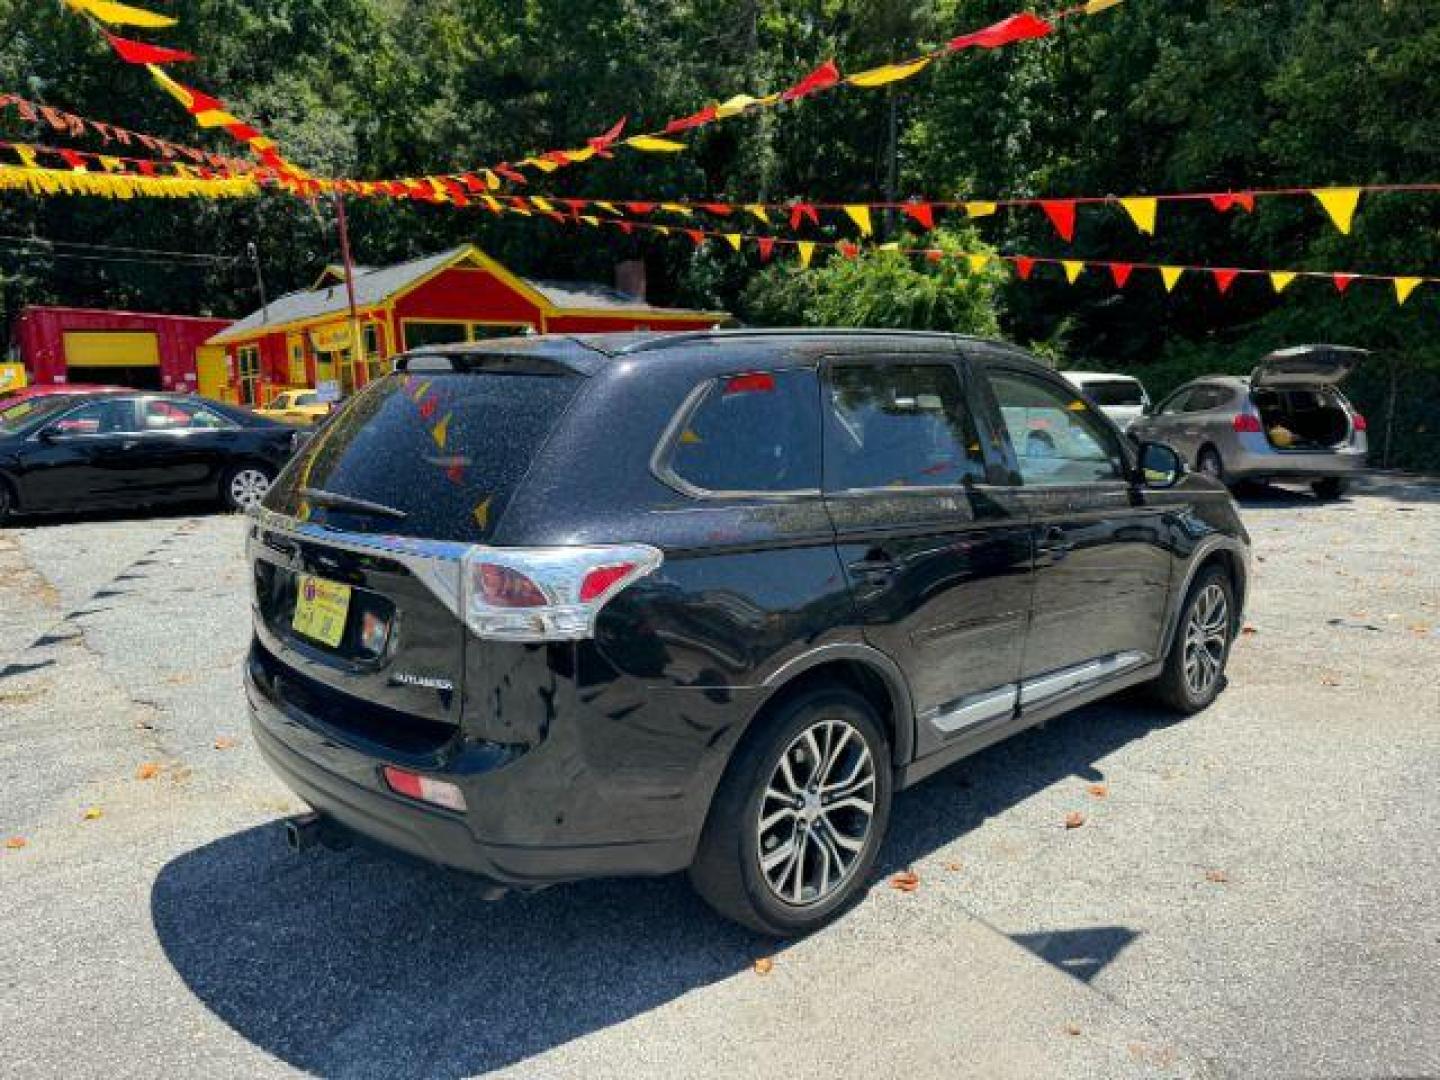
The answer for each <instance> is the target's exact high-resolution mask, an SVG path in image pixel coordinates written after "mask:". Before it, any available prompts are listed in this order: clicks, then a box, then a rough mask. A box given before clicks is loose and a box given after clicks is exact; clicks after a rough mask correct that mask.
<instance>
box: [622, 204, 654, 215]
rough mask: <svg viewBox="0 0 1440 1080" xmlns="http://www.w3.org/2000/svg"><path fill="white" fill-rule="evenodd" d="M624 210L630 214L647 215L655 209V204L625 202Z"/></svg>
mask: <svg viewBox="0 0 1440 1080" xmlns="http://www.w3.org/2000/svg"><path fill="white" fill-rule="evenodd" d="M625 209H627V210H629V211H630V212H631V213H632V214H648V213H650V211H652V210H654V209H655V204H654V203H653V202H627V203H626V204H625Z"/></svg>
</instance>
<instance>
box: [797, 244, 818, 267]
mask: <svg viewBox="0 0 1440 1080" xmlns="http://www.w3.org/2000/svg"><path fill="white" fill-rule="evenodd" d="M795 250H796V253H797V254H798V255H799V256H800V265H801V266H804V267H808V266H809V265H810V259H811V257H812V256H814V254H815V242H814V241H813V240H801V241H800V242H799V243H798V244H796V245H795Z"/></svg>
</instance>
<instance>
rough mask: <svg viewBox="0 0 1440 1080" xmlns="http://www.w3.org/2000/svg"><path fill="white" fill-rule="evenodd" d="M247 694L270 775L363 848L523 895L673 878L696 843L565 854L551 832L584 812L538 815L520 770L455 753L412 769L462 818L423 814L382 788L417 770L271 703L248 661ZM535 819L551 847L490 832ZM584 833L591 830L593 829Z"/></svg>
mask: <svg viewBox="0 0 1440 1080" xmlns="http://www.w3.org/2000/svg"><path fill="white" fill-rule="evenodd" d="M245 692H246V697H247V699H248V701H249V705H250V719H251V727H252V730H253V731H254V735H255V742H256V745H257V746H258V747H259V749H260V753H261V755H262V756H263V757H264V759H265V761H266V763H267V764H268V765H269V766H270V768H271V769H272V770H274V772H275V773H276V774H277V775H278V776H279V777H280V778H281V779H282V780H283V781H284V782H285V784H286V785H287V786H288V787H289V788H290V789H291V790H292V791H294V792H295V793H296V794H297V795H299V796H300V797H301V798H302V799H304V800H305V801H306V802H307V803H309V804H310V805H311V806H312V807H314V809H315V810H316V811H317V812H319V813H320V814H322V815H324V816H325V817H327V818H329V819H330V820H331V821H333V822H335V823H336V824H338V825H340V826H341V827H342V828H344V829H346V830H348V831H350V832H352V833H355V834H357V835H358V836H360V837H361V838H363V839H367V840H371V841H374V842H376V843H378V844H380V845H383V846H385V847H389V848H394V849H396V850H398V851H402V852H405V853H407V854H409V855H413V856H416V857H418V858H421V859H424V860H426V861H427V862H432V863H437V864H439V865H441V866H447V867H451V868H454V869H457V870H463V871H466V872H468V873H472V874H477V875H480V876H481V877H484V878H486V879H488V880H490V881H493V882H496V883H498V884H500V885H504V886H507V887H511V888H520V889H533V888H538V887H541V886H544V885H549V884H555V883H558V882H563V881H574V880H578V879H582V878H591V877H610V876H636V875H654V874H666V873H672V872H674V871H676V870H680V869H683V868H684V867H685V866H687V865H688V864H689V861H690V859H691V857H692V854H693V851H694V838H693V836H679V837H675V838H667V839H663V840H644V841H627V840H623V839H621V840H617V841H614V842H608V843H585V844H566V843H565V842H564V840H563V832H559V830H557V828H556V826H557V825H558V823H559V822H561V821H564V820H586V819H584V818H583V817H577V816H576V815H577V814H578V815H583V814H584V812H585V809H586V808H585V807H575V806H557V805H553V804H545V805H537V798H536V792H535V791H534V790H533V789H532V788H531V787H530V785H529V784H528V783H527V779H526V774H527V770H525V769H515V768H513V767H507V766H506V763H505V760H504V759H503V757H500V756H497V755H495V754H493V753H489V754H487V753H484V752H482V753H479V754H473V753H467V752H464V751H462V752H461V753H459V754H458V755H455V756H453V758H452V759H451V760H449V761H447V763H446V765H445V766H444V767H440V768H427V769H417V770H416V771H421V772H424V773H425V774H426V775H429V776H433V777H436V778H439V779H444V780H448V781H450V782H452V783H455V784H457V785H459V786H460V787H461V789H462V790H463V791H464V792H465V798H466V803H467V805H468V806H469V807H470V809H469V811H467V812H466V813H464V814H461V813H456V812H453V811H449V810H442V809H438V808H430V807H428V806H426V805H425V804H423V803H418V802H416V801H414V800H412V799H408V798H404V797H402V796H399V795H396V794H394V793H393V792H391V791H390V790H389V789H388V788H387V787H386V786H385V784H384V782H383V780H382V779H381V773H380V770H381V767H382V766H384V765H387V764H394V765H399V766H401V767H403V768H407V769H416V766H415V763H414V762H411V761H391V760H388V759H386V758H384V757H381V756H378V755H376V754H372V753H367V752H365V751H364V750H362V749H359V748H357V747H354V746H351V745H347V744H346V743H345V742H344V741H343V740H341V739H338V738H336V737H335V733H334V732H328V731H326V730H324V729H323V727H322V726H321V725H320V724H319V723H318V722H316V721H315V720H314V718H311V717H307V716H306V715H304V714H303V713H301V712H299V711H298V710H297V709H295V708H294V707H292V706H290V705H289V704H287V703H285V702H283V701H281V700H279V699H277V698H275V697H274V696H272V695H271V694H270V693H269V692H268V691H267V689H266V688H265V686H264V685H262V682H261V681H260V680H258V679H257V678H256V668H255V665H254V663H253V661H252V662H251V663H249V664H247V665H246V670H245ZM542 801H543V800H542ZM538 818H544V819H545V822H546V824H547V825H549V826H550V827H551V830H552V832H557V833H558V835H557V837H556V839H555V840H554V841H553V842H547V843H543V844H536V843H517V842H513V840H512V838H511V837H509V836H507V834H506V832H505V830H504V829H503V828H496V827H495V825H494V822H496V821H501V822H503V821H506V820H513V821H514V822H516V824H517V827H518V828H519V829H522V830H529V831H531V832H533V831H534V829H535V827H536V824H535V823H536V821H537V819H538ZM586 823H587V824H588V825H591V826H593V825H594V822H593V819H590V820H587V821H586ZM620 827H623V824H622V825H621V826H620ZM483 829H488V830H489V831H486V832H483V833H482V832H481V830H483Z"/></svg>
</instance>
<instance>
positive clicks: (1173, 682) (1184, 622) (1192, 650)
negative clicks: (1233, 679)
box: [1153, 564, 1236, 716]
mask: <svg viewBox="0 0 1440 1080" xmlns="http://www.w3.org/2000/svg"><path fill="white" fill-rule="evenodd" d="M1235 623H1236V618H1235V589H1234V586H1232V585H1231V584H1230V575H1229V574H1227V573H1226V572H1225V570H1224V568H1223V567H1221V566H1217V565H1214V564H1211V565H1210V566H1207V567H1205V568H1204V569H1203V570H1201V571H1200V572H1199V573H1198V574H1197V575H1196V576H1195V580H1194V581H1193V582H1191V583H1190V591H1189V592H1188V593H1186V594H1185V603H1184V604H1183V605H1182V606H1181V608H1180V617H1179V619H1177V620H1176V622H1175V637H1174V640H1173V641H1171V643H1170V653H1169V655H1168V656H1166V657H1165V669H1164V671H1163V672H1161V674H1160V677H1159V678H1158V679H1156V680H1155V682H1154V684H1153V691H1154V695H1155V697H1156V699H1157V700H1159V702H1160V703H1161V704H1162V705H1164V706H1165V707H1166V708H1168V709H1173V710H1174V711H1175V712H1178V713H1180V714H1181V715H1183V716H1190V715H1191V714H1193V713H1197V712H1199V711H1200V710H1201V709H1204V708H1206V707H1207V706H1208V705H1210V703H1211V702H1213V701H1214V700H1215V699H1216V698H1217V697H1219V695H1220V691H1221V690H1223V689H1224V688H1225V665H1226V663H1227V662H1228V661H1229V659H1230V646H1231V644H1232V643H1233V641H1234V637H1235Z"/></svg>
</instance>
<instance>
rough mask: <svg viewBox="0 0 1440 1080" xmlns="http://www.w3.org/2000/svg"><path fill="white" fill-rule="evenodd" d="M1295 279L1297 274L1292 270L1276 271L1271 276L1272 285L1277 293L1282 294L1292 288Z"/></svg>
mask: <svg viewBox="0 0 1440 1080" xmlns="http://www.w3.org/2000/svg"><path fill="white" fill-rule="evenodd" d="M1295 277H1296V275H1295V273H1294V272H1293V271H1291V270H1276V271H1274V272H1273V273H1272V274H1271V275H1270V285H1271V286H1272V287H1273V288H1274V290H1275V291H1276V292H1277V293H1282V292H1284V291H1285V290H1286V289H1288V288H1289V287H1290V284H1291V282H1293V281H1294V280H1295Z"/></svg>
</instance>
